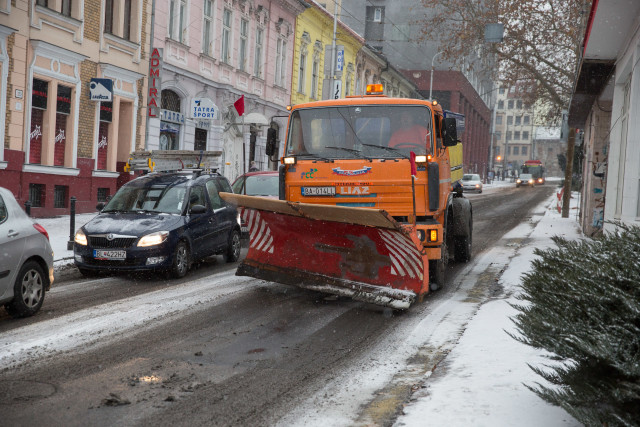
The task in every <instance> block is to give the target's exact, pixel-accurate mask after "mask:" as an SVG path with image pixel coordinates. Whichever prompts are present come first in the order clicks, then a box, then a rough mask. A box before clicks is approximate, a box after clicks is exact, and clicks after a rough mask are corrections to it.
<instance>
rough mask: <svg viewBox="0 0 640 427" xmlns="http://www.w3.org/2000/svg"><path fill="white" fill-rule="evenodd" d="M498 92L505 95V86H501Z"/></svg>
mask: <svg viewBox="0 0 640 427" xmlns="http://www.w3.org/2000/svg"><path fill="white" fill-rule="evenodd" d="M498 93H499V94H500V95H504V88H503V87H501V88H500V89H499V90H498Z"/></svg>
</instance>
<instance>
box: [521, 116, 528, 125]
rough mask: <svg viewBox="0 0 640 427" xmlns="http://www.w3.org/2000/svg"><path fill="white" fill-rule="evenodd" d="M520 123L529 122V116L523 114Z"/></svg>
mask: <svg viewBox="0 0 640 427" xmlns="http://www.w3.org/2000/svg"><path fill="white" fill-rule="evenodd" d="M522 123H523V124H525V125H528V124H529V116H524V117H523V118H522Z"/></svg>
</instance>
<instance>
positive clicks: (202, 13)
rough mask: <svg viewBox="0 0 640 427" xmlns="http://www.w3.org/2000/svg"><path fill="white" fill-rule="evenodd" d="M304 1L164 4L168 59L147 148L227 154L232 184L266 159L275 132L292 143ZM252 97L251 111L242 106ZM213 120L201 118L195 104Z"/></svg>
mask: <svg viewBox="0 0 640 427" xmlns="http://www.w3.org/2000/svg"><path fill="white" fill-rule="evenodd" d="M307 7H308V4H306V3H304V2H301V1H299V0H282V1H279V0H256V1H247V0H218V1H213V0H204V1H189V0H170V1H163V2H161V1H157V2H156V11H155V25H154V37H153V45H152V49H153V50H154V51H156V50H157V52H158V55H159V56H160V57H161V70H160V78H159V79H158V80H159V81H156V85H157V86H158V93H160V101H159V105H157V107H159V108H158V109H154V108H151V109H148V110H147V115H148V122H149V131H148V138H147V144H146V148H147V149H149V150H153V149H170V150H171V149H176V150H177V149H180V150H208V151H220V152H221V153H222V155H221V157H220V171H221V172H222V173H223V174H224V175H225V176H226V177H227V178H228V179H229V180H231V181H233V180H234V179H235V178H237V177H238V176H239V175H241V174H243V173H244V172H246V171H247V170H248V168H249V166H248V165H249V163H250V162H251V161H255V162H256V163H257V165H258V168H259V169H261V170H267V169H276V167H277V159H278V157H279V156H278V155H275V156H274V157H273V158H271V159H270V158H268V157H267V155H266V154H265V145H266V131H267V128H268V127H273V128H275V129H276V130H277V133H278V137H279V139H280V140H284V127H285V124H286V115H287V110H286V106H287V105H288V104H289V103H290V102H291V84H292V64H293V50H294V40H295V33H294V32H295V23H296V16H297V15H298V14H300V13H302V12H303V11H304V10H305V9H306V8H307ZM241 98H243V99H244V113H243V114H242V115H240V114H238V110H237V109H236V108H235V107H234V104H235V103H236V101H238V100H239V99H241ZM196 102H197V103H200V104H202V105H208V106H210V108H212V109H213V111H214V113H213V114H212V115H208V116H207V115H202V114H194V108H195V103H196Z"/></svg>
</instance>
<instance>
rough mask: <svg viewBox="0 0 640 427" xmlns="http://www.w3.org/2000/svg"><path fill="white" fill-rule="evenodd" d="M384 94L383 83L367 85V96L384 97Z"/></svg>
mask: <svg viewBox="0 0 640 427" xmlns="http://www.w3.org/2000/svg"><path fill="white" fill-rule="evenodd" d="M382 94H384V86H383V85H382V84H381V83H376V84H373V85H367V95H382Z"/></svg>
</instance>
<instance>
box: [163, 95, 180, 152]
mask: <svg viewBox="0 0 640 427" xmlns="http://www.w3.org/2000/svg"><path fill="white" fill-rule="evenodd" d="M160 105H161V106H162V109H163V110H169V111H175V112H178V113H179V112H180V107H181V105H180V96H178V94H177V93H175V92H174V91H172V90H170V89H164V90H163V91H162V93H161V102H160ZM179 139H180V123H175V122H169V121H165V120H161V121H160V141H159V148H160V150H178V149H179V148H180V141H179Z"/></svg>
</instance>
